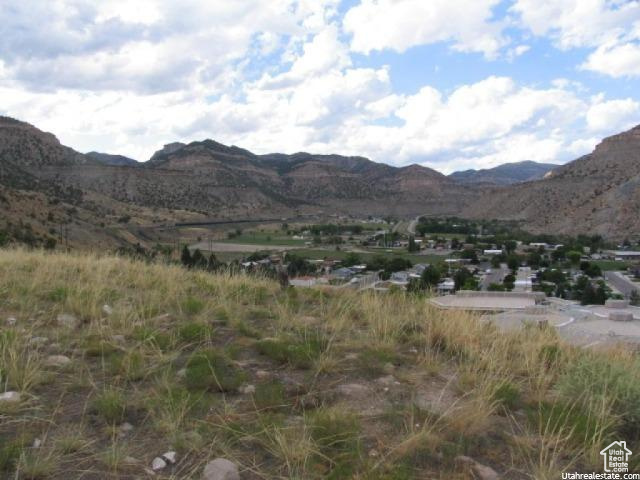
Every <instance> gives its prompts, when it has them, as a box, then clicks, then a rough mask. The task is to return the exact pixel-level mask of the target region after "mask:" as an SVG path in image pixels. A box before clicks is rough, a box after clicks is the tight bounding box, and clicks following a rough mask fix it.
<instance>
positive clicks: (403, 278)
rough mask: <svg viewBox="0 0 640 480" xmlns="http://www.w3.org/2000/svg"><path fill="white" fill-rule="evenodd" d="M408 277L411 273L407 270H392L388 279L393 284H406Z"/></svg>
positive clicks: (409, 277)
mask: <svg viewBox="0 0 640 480" xmlns="http://www.w3.org/2000/svg"><path fill="white" fill-rule="evenodd" d="M410 279H411V275H410V273H409V272H406V271H401V272H393V273H392V274H391V278H390V279H389V280H391V283H393V284H395V285H407V284H408V283H409V280H410Z"/></svg>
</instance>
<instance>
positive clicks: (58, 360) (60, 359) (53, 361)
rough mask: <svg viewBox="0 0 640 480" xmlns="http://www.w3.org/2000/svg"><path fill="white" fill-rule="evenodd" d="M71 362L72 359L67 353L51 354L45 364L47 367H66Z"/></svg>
mask: <svg viewBox="0 0 640 480" xmlns="http://www.w3.org/2000/svg"><path fill="white" fill-rule="evenodd" d="M70 363H71V359H70V358H69V357H67V356H66V355H49V356H48V357H47V358H46V360H45V361H44V364H45V365H46V366H47V367H66V366H67V365H69V364H70Z"/></svg>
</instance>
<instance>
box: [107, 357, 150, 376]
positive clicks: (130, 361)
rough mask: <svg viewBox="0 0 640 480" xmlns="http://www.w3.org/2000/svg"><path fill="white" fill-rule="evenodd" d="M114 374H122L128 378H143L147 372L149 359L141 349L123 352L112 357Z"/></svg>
mask: <svg viewBox="0 0 640 480" xmlns="http://www.w3.org/2000/svg"><path fill="white" fill-rule="evenodd" d="M110 361H111V367H112V371H113V373H114V374H117V375H122V376H124V377H125V378H126V379H128V380H133V381H136V380H142V378H144V376H145V373H147V367H148V365H147V361H146V358H145V356H144V355H143V354H142V353H141V352H139V351H130V352H123V353H119V354H115V355H111V357H110Z"/></svg>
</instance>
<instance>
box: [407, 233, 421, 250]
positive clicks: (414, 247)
mask: <svg viewBox="0 0 640 480" xmlns="http://www.w3.org/2000/svg"><path fill="white" fill-rule="evenodd" d="M407 249H408V250H409V253H411V252H417V251H418V250H420V247H419V246H418V244H417V243H416V239H415V238H413V235H411V236H410V237H409V246H408V247H407Z"/></svg>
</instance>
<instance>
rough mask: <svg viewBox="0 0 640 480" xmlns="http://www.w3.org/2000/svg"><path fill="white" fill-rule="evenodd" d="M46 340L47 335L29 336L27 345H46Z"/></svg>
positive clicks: (47, 340)
mask: <svg viewBox="0 0 640 480" xmlns="http://www.w3.org/2000/svg"><path fill="white" fill-rule="evenodd" d="M48 342H49V339H48V338H47V337H31V338H30V339H29V345H33V346H34V347H39V346H42V345H46V344H47V343H48Z"/></svg>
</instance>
